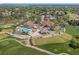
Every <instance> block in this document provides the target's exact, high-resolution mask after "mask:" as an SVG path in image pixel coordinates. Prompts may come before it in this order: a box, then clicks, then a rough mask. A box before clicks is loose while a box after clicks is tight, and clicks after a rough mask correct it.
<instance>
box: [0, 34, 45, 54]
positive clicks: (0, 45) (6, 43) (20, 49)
mask: <svg viewBox="0 0 79 59" xmlns="http://www.w3.org/2000/svg"><path fill="white" fill-rule="evenodd" d="M15 40H16V38H13V37H11V36H9V35H7V34H0V55H46V53H43V52H40V51H37V50H34V49H32V48H28V47H24V46H22V45H20V44H19V43H18V42H16V41H15Z"/></svg>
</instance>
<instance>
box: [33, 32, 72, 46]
mask: <svg viewBox="0 0 79 59" xmlns="http://www.w3.org/2000/svg"><path fill="white" fill-rule="evenodd" d="M71 39H72V36H71V35H69V34H67V33H64V34H61V35H58V36H52V37H48V38H42V39H33V40H32V41H33V44H34V45H45V44H51V43H64V42H67V41H70V40H71Z"/></svg>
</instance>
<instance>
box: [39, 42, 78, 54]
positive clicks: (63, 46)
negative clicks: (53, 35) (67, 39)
mask: <svg viewBox="0 0 79 59" xmlns="http://www.w3.org/2000/svg"><path fill="white" fill-rule="evenodd" d="M39 47H40V48H43V49H46V50H48V51H51V52H53V53H56V54H59V53H68V54H71V55H79V49H73V48H71V47H69V45H68V43H60V44H47V45H42V46H39Z"/></svg>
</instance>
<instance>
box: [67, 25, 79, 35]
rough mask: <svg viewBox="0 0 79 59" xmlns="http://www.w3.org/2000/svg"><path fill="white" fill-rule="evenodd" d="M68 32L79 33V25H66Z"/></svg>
mask: <svg viewBox="0 0 79 59" xmlns="http://www.w3.org/2000/svg"><path fill="white" fill-rule="evenodd" d="M66 32H67V33H69V34H71V35H79V26H71V25H66Z"/></svg>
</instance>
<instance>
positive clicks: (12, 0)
mask: <svg viewBox="0 0 79 59" xmlns="http://www.w3.org/2000/svg"><path fill="white" fill-rule="evenodd" d="M2 3H79V0H0V4H2Z"/></svg>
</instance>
